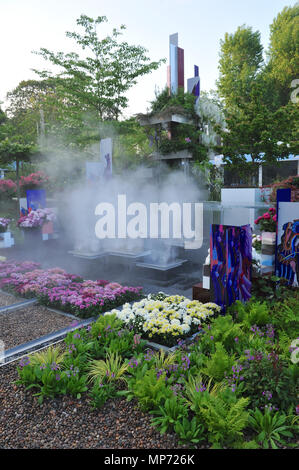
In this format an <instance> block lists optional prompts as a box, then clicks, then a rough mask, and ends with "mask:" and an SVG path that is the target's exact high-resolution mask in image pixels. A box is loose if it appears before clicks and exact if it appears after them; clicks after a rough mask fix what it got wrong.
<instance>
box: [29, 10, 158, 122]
mask: <svg viewBox="0 0 299 470" xmlns="http://www.w3.org/2000/svg"><path fill="white" fill-rule="evenodd" d="M107 21H108V20H107V18H106V16H98V17H97V18H95V19H93V18H90V17H88V16H86V15H81V16H80V18H79V19H77V25H78V26H79V27H82V28H83V34H79V33H78V32H67V33H66V36H67V37H68V38H71V39H74V40H75V41H76V43H77V45H79V46H80V47H81V49H82V51H84V53H85V54H82V55H81V56H80V55H79V54H78V53H75V52H70V53H64V52H52V51H50V50H48V49H45V48H41V49H40V50H39V51H37V52H36V53H37V54H39V55H41V56H42V57H43V58H44V59H46V60H47V61H49V62H51V63H52V64H54V65H55V66H58V67H59V73H58V74H57V75H56V76H55V78H56V80H57V81H58V83H59V84H60V86H61V87H62V89H63V90H64V93H65V98H66V99H67V100H68V101H70V102H71V103H73V104H75V105H78V106H80V109H81V110H83V111H88V110H90V111H94V112H95V114H96V116H97V117H98V118H99V119H100V120H104V119H118V118H119V116H120V115H121V112H122V111H123V110H124V109H125V108H126V107H127V106H128V98H127V97H126V92H127V91H128V90H129V89H130V88H131V87H132V86H133V85H134V84H136V82H137V79H138V77H140V76H142V75H145V74H148V73H150V72H151V71H152V70H156V69H157V68H158V67H159V66H160V65H161V63H162V62H163V61H164V59H162V60H159V61H150V59H149V57H148V56H147V50H146V49H145V48H144V47H142V46H136V45H129V44H128V43H127V42H126V41H122V42H121V41H120V40H119V36H120V35H121V34H122V31H123V30H124V29H125V26H124V25H121V26H120V29H119V30H118V29H116V28H113V30H112V33H111V34H110V35H107V36H106V37H104V38H102V39H100V38H99V37H98V31H97V28H98V27H99V26H100V25H101V24H102V23H104V22H107ZM86 52H87V54H86ZM35 71H36V72H37V73H38V74H39V76H40V77H42V78H49V77H53V74H52V72H50V71H45V70H44V71H38V70H35Z"/></svg>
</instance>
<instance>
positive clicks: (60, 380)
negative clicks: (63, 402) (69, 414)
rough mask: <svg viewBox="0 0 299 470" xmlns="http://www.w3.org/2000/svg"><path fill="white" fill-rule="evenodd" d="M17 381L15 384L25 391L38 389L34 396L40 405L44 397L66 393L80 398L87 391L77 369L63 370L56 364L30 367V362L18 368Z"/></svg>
mask: <svg viewBox="0 0 299 470" xmlns="http://www.w3.org/2000/svg"><path fill="white" fill-rule="evenodd" d="M17 370H18V374H19V380H17V382H16V383H18V384H23V385H25V386H26V390H29V389H31V388H35V389H38V390H39V391H38V392H37V393H36V394H35V396H38V397H39V399H38V401H39V403H40V404H42V402H43V400H44V398H45V397H51V398H54V397H55V396H56V395H60V394H62V395H65V394H67V393H69V394H71V395H73V396H75V397H77V398H80V397H81V393H83V392H86V391H87V385H86V376H85V375H84V374H81V373H80V371H79V368H74V367H73V366H71V367H70V369H69V370H63V369H62V368H60V366H59V365H58V364H56V363H52V364H47V363H44V364H42V365H41V366H39V365H31V364H30V361H29V363H28V364H26V365H25V366H22V367H21V368H20V367H18V368H17Z"/></svg>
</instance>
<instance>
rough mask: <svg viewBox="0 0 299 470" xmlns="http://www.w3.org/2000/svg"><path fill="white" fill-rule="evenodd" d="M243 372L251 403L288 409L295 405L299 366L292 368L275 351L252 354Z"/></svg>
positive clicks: (256, 405)
mask: <svg viewBox="0 0 299 470" xmlns="http://www.w3.org/2000/svg"><path fill="white" fill-rule="evenodd" d="M296 371H297V373H296ZM242 372H243V377H244V394H245V395H246V396H248V397H249V398H250V404H251V406H253V407H261V406H263V407H265V406H267V407H270V406H272V407H277V408H279V409H280V410H285V411H287V410H288V409H289V407H290V406H293V407H295V405H296V399H297V395H296V394H297V388H298V367H297V366H296V365H294V368H293V367H292V366H291V365H290V363H288V362H287V361H286V360H285V359H283V358H282V357H281V356H279V355H278V354H277V353H276V352H275V351H272V352H271V353H269V354H265V353H256V354H254V355H252V357H250V359H249V360H247V363H245V364H244V369H243V371H242Z"/></svg>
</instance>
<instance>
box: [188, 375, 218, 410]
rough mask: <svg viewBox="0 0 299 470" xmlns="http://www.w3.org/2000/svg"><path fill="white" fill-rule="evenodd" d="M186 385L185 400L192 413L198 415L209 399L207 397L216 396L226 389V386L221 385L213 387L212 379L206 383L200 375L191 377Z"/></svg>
mask: <svg viewBox="0 0 299 470" xmlns="http://www.w3.org/2000/svg"><path fill="white" fill-rule="evenodd" d="M184 385H185V389H184V397H185V400H186V402H187V403H188V405H189V407H190V409H191V411H193V412H194V413H195V414H196V415H199V414H200V409H201V407H202V405H203V403H204V401H205V400H206V399H207V395H213V396H216V395H217V393H218V392H219V391H221V390H223V388H224V385H223V384H221V383H217V384H214V385H213V384H212V379H210V380H209V381H208V382H206V381H205V380H204V379H203V377H202V376H201V375H200V374H199V375H196V376H192V375H189V377H188V380H187V381H186V382H185V384H184Z"/></svg>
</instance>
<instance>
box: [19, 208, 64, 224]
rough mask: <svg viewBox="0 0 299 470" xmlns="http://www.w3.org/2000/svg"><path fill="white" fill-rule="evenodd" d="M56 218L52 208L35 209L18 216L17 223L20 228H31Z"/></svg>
mask: <svg viewBox="0 0 299 470" xmlns="http://www.w3.org/2000/svg"><path fill="white" fill-rule="evenodd" d="M55 220H56V215H55V213H54V211H53V210H52V209H48V208H45V209H37V210H36V211H31V212H29V214H28V215H24V216H22V217H20V218H19V220H18V222H17V225H18V227H20V228H24V229H31V228H39V227H42V226H43V225H44V224H45V223H46V222H53V221H55Z"/></svg>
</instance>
